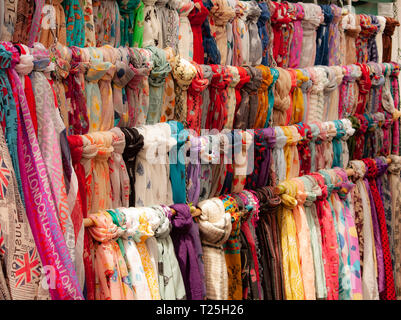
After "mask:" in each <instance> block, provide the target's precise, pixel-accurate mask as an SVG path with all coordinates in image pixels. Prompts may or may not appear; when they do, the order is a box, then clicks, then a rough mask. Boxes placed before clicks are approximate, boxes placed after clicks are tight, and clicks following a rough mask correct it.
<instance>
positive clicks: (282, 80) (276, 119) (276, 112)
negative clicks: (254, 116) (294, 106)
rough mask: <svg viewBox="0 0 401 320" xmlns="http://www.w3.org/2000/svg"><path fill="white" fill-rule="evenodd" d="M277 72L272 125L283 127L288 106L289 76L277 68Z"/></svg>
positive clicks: (286, 72)
mask: <svg viewBox="0 0 401 320" xmlns="http://www.w3.org/2000/svg"><path fill="white" fill-rule="evenodd" d="M277 70H278V72H279V76H278V79H277V81H276V85H275V87H274V105H273V125H274V126H282V125H285V121H286V114H287V109H288V108H289V105H290V90H291V76H290V73H289V72H288V71H287V70H285V69H282V68H277Z"/></svg>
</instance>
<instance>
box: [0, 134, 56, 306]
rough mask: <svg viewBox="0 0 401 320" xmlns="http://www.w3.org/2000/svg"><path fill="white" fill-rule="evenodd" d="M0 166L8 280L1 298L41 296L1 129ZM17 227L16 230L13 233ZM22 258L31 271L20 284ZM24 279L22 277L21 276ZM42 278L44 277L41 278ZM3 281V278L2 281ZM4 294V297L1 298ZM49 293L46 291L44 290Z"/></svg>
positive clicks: (0, 220)
mask: <svg viewBox="0 0 401 320" xmlns="http://www.w3.org/2000/svg"><path fill="white" fill-rule="evenodd" d="M0 145H1V147H2V148H1V165H2V172H3V182H4V185H3V190H2V194H1V198H2V205H1V209H0V225H1V227H0V241H1V243H2V244H1V246H0V258H1V263H2V272H3V271H4V275H5V278H6V279H7V283H1V284H0V291H1V292H2V294H1V295H2V297H3V299H7V300H33V299H42V298H43V297H41V296H40V295H41V292H40V291H45V290H44V288H42V287H41V271H42V270H43V269H42V268H43V266H42V263H41V260H40V258H39V255H38V249H37V247H36V245H35V242H34V238H33V236H32V232H31V229H30V226H29V222H28V220H27V216H26V213H25V208H24V205H23V203H22V201H21V197H20V195H19V191H18V186H17V180H16V177H15V173H14V170H13V167H12V161H11V157H10V154H9V152H8V148H7V145H6V141H5V139H4V135H3V132H2V131H1V130H0ZM16 230H18V232H15V231H16ZM21 259H22V260H24V259H29V261H30V265H31V271H30V274H29V277H27V278H26V281H24V282H22V283H21V274H22V275H23V276H22V277H24V273H21V272H20V271H19V270H20V269H19V268H18V267H19V265H20V263H21ZM22 279H25V278H22ZM43 280H44V279H43ZM4 282H5V281H4ZM4 295H5V296H6V297H4ZM47 295H48V292H47Z"/></svg>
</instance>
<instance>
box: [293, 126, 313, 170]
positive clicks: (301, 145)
mask: <svg viewBox="0 0 401 320" xmlns="http://www.w3.org/2000/svg"><path fill="white" fill-rule="evenodd" d="M295 127H296V128H297V130H298V133H299V134H300V135H301V137H302V140H301V141H299V142H298V144H297V148H298V154H299V160H300V169H299V175H300V176H303V175H305V174H309V173H310V170H311V166H312V162H311V161H312V158H311V157H312V155H311V151H310V149H309V141H311V140H312V130H311V127H310V126H309V125H307V124H305V123H300V124H295Z"/></svg>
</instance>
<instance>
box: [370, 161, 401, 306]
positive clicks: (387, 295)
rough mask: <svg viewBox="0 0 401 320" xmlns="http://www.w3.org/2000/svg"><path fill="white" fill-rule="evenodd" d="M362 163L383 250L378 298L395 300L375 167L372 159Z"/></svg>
mask: <svg viewBox="0 0 401 320" xmlns="http://www.w3.org/2000/svg"><path fill="white" fill-rule="evenodd" d="M362 161H363V162H364V163H365V165H366V168H367V174H366V178H367V181H368V183H369V186H370V191H371V193H372V198H373V202H374V206H375V208H376V213H377V220H378V225H379V229H380V239H381V246H382V250H383V262H384V277H385V279H384V280H385V281H384V287H383V288H382V289H383V290H381V288H380V282H379V294H380V298H381V299H383V300H395V286H394V274H393V266H392V264H391V254H390V248H389V239H388V233H387V227H386V217H385V212H384V207H383V202H382V200H381V198H380V193H379V190H378V188H377V184H376V177H377V174H378V171H377V166H376V163H375V162H374V160H372V159H363V160H362ZM372 205H373V204H372ZM372 214H373V213H372ZM375 240H376V237H375Z"/></svg>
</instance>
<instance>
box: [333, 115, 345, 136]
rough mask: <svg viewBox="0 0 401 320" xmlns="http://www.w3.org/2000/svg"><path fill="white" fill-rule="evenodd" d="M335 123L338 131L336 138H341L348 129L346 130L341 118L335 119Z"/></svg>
mask: <svg viewBox="0 0 401 320" xmlns="http://www.w3.org/2000/svg"><path fill="white" fill-rule="evenodd" d="M333 123H334V125H335V128H336V132H337V133H336V135H335V137H334V138H335V139H338V140H340V139H342V138H343V137H344V136H345V135H346V131H345V130H344V124H343V123H342V121H341V120H334V121H333Z"/></svg>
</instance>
